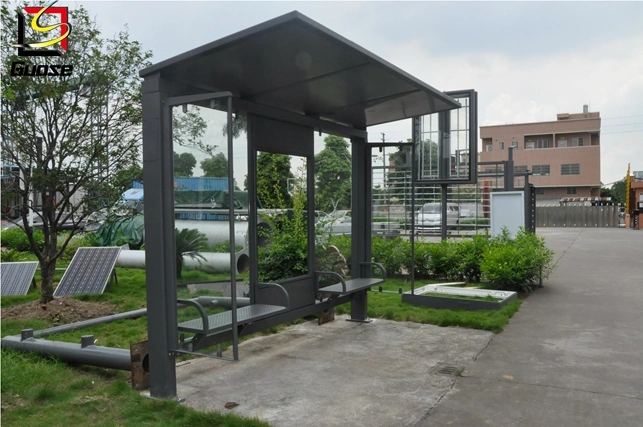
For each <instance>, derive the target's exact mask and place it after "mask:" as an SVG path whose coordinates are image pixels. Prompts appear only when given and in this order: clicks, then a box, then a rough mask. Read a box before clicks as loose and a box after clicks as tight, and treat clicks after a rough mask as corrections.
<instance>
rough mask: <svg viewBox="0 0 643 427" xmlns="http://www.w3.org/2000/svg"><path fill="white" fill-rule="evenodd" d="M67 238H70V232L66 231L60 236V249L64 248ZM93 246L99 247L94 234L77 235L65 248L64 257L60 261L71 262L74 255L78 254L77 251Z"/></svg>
mask: <svg viewBox="0 0 643 427" xmlns="http://www.w3.org/2000/svg"><path fill="white" fill-rule="evenodd" d="M67 236H69V231H65V232H63V233H60V234H59V235H58V243H57V246H58V249H60V248H62V245H63V243H64V242H65V240H66V239H67ZM93 246H99V242H98V239H97V237H96V235H95V234H94V233H81V234H75V235H74V236H73V237H72V238H71V240H70V241H69V243H67V247H66V248H65V250H64V251H63V253H62V255H61V256H60V259H61V260H63V261H71V260H72V258H73V257H74V255H75V254H76V250H78V248H85V247H93Z"/></svg>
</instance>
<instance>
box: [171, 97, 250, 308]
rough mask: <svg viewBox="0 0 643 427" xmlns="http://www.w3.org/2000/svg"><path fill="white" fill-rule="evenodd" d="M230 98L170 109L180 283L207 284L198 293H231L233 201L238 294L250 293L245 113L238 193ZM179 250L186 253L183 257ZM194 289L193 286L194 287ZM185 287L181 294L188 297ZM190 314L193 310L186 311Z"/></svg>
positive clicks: (237, 147) (237, 145)
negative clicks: (230, 183) (229, 120)
mask: <svg viewBox="0 0 643 427" xmlns="http://www.w3.org/2000/svg"><path fill="white" fill-rule="evenodd" d="M225 105H227V104H226V100H221V102H213V103H212V104H211V105H210V106H209V107H212V108H209V107H202V106H196V105H190V106H188V107H187V108H185V107H174V108H173V109H172V116H173V118H172V125H173V136H172V139H173V151H174V205H175V207H174V216H175V227H176V245H177V270H179V271H177V282H178V283H204V282H207V284H202V285H199V288H201V289H200V290H199V293H204V294H210V295H221V294H223V295H230V289H231V284H230V278H231V274H230V271H231V270H230V269H231V261H230V223H229V210H228V207H229V206H230V203H232V204H233V206H234V209H235V219H236V221H235V237H234V240H235V242H234V246H235V249H234V251H235V264H234V265H232V268H235V269H236V272H237V280H239V281H241V282H240V283H239V282H238V284H237V295H242V294H243V293H246V292H248V288H247V287H246V286H245V285H244V283H243V281H244V280H246V279H247V277H248V276H247V271H248V268H249V259H248V255H247V253H246V252H245V251H247V249H246V247H247V245H248V236H247V233H248V221H247V218H248V216H247V210H248V195H247V192H246V191H244V190H241V188H240V187H239V183H241V184H242V185H243V184H244V175H245V174H246V169H247V158H246V151H247V138H246V132H245V128H246V126H245V123H246V121H245V116H242V115H239V116H237V119H236V120H235V123H236V130H237V133H236V135H235V137H234V138H233V147H234V148H233V153H232V156H233V162H234V177H233V179H234V184H235V194H234V195H233V197H229V194H228V179H229V176H228V150H227V144H228V142H227V112H226V111H221V108H225V107H224V106H225ZM178 254H182V256H181V257H180V258H179V257H178ZM193 291H194V290H193ZM188 292H189V291H188V290H187V289H186V288H183V289H181V288H180V289H179V297H187V296H188V295H182V293H186V294H187V293H188ZM188 314H190V313H188Z"/></svg>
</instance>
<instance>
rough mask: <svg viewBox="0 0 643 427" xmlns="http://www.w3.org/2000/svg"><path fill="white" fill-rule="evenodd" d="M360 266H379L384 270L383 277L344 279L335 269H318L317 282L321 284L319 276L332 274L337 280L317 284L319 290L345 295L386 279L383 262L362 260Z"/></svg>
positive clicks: (363, 289)
mask: <svg viewBox="0 0 643 427" xmlns="http://www.w3.org/2000/svg"><path fill="white" fill-rule="evenodd" d="M359 264H360V266H365V267H366V266H368V267H377V268H378V269H380V271H381V272H382V277H381V278H380V277H360V278H357V279H350V280H344V278H343V277H342V275H341V274H338V273H336V272H334V271H316V272H315V274H316V276H317V278H316V282H317V283H318V284H319V278H320V277H321V276H330V277H333V278H334V279H335V280H336V281H337V282H336V283H334V284H332V285H329V286H324V287H323V288H320V287H319V285H317V286H318V287H317V291H318V292H320V293H325V294H331V295H345V294H352V293H355V292H361V291H365V290H368V289H370V288H371V287H372V286H375V285H379V284H380V283H384V282H385V281H386V270H385V269H384V266H383V265H382V264H379V263H377V262H360V263H359Z"/></svg>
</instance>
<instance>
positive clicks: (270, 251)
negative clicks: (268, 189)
mask: <svg viewBox="0 0 643 427" xmlns="http://www.w3.org/2000/svg"><path fill="white" fill-rule="evenodd" d="M293 203H294V208H293V212H292V214H287V215H277V216H275V217H266V218H265V219H266V221H267V222H268V223H269V224H270V226H271V227H270V234H269V235H267V236H265V237H267V238H268V244H267V245H266V246H264V247H261V248H259V262H258V264H259V280H261V281H264V282H275V281H280V280H283V279H287V278H289V277H296V276H300V275H303V274H306V273H308V236H307V235H308V233H307V226H306V220H305V217H304V214H303V213H304V206H305V203H306V200H305V196H304V195H299V196H296V197H294V198H293Z"/></svg>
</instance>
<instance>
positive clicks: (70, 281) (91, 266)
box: [54, 247, 121, 297]
mask: <svg viewBox="0 0 643 427" xmlns="http://www.w3.org/2000/svg"><path fill="white" fill-rule="evenodd" d="M120 252H121V248H119V247H102V248H78V250H77V251H76V254H75V255H74V258H73V259H72V260H71V263H70V264H69V267H67V271H65V274H64V275H63V277H62V279H61V280H60V283H59V284H58V287H57V288H56V290H55V291H54V297H62V296H70V295H79V294H102V293H103V292H104V291H105V287H106V286H107V282H108V281H109V276H110V275H111V274H112V271H114V266H115V265H116V259H117V258H118V255H119V254H120Z"/></svg>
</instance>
